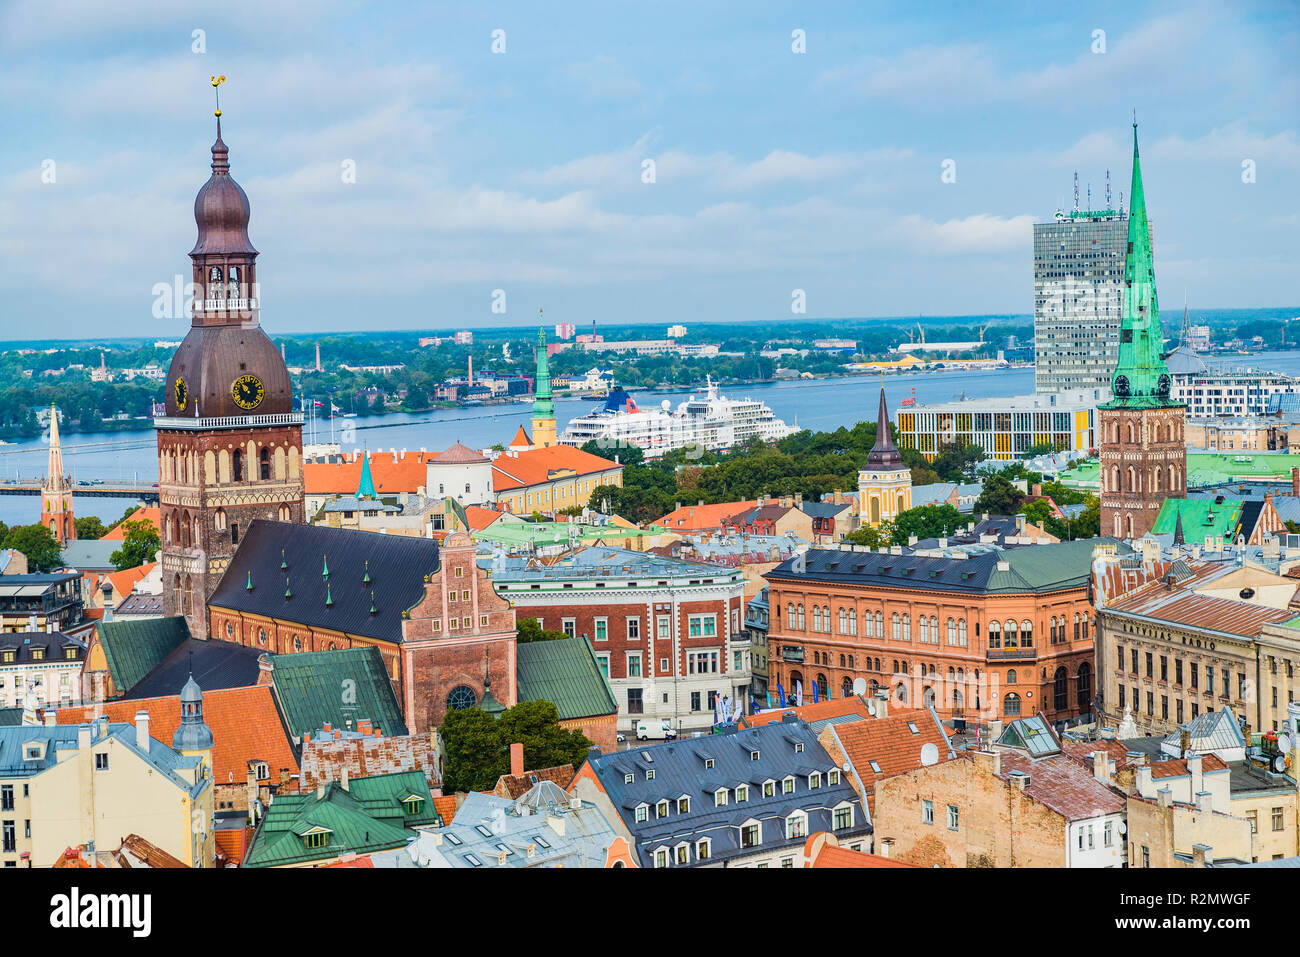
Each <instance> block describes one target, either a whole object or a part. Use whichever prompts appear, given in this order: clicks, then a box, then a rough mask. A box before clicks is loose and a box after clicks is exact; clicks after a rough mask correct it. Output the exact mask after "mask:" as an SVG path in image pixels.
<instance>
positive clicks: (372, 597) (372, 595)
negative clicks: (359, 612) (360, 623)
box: [370, 591, 375, 615]
mask: <svg viewBox="0 0 1300 957" xmlns="http://www.w3.org/2000/svg"><path fill="white" fill-rule="evenodd" d="M374 613H375V593H374V592H373V591H372V592H371V593H370V614H372V615H373V614H374Z"/></svg>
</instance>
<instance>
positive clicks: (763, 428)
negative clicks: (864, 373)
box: [560, 377, 799, 458]
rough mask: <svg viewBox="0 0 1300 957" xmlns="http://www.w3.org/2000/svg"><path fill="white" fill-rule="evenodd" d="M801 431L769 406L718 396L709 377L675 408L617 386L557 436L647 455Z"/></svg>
mask: <svg viewBox="0 0 1300 957" xmlns="http://www.w3.org/2000/svg"><path fill="white" fill-rule="evenodd" d="M798 431H799V429H797V428H795V427H794V426H790V425H786V424H785V423H784V422H782V421H781V420H780V419H778V418H777V417H776V416H775V415H774V414H773V413H772V410H771V409H770V408H768V407H767V405H766V404H764V403H762V402H758V401H755V400H753V399H728V398H727V397H726V396H723V395H718V387H717V385H716V384H715V383H714V382H713V379H712V378H711V377H710V378H708V379H706V380H705V391H704V395H703V396H698V397H697V396H694V395H693V396H691V397H690V398H689V399H687V400H686V401H685V402H682V403H681V404H679V405H678V406H677V408H676V409H673V408H672V403H671V402H669V401H668V400H667V399H665V400H664V401H663V402H662V403H660V405H659V407H658V408H655V409H642V408H640V407H639V406H638V405H637V404H636V401H635V400H634V399H633V398H632V396H631V395H629V394H628V393H627V392H625V391H624V390H623V388H622V387H621V386H617V387H615V388H614V389H612V390H611V391H610V393H609V396H608V398H607V399H606V400H605V404H604V405H603V406H601V407H600V408H598V409H595V410H594V411H592V412H590V413H588V414H587V415H581V416H578V417H577V418H575V419H572V420H570V422H569V424H568V426H567V427H566V428H565V430H564V434H563V435H561V436H560V441H561V442H562V443H564V444H565V445H575V446H577V445H584V444H586V443H587V442H590V441H592V440H593V439H594V440H595V441H596V442H598V443H605V442H608V443H610V447H611V448H612V447H613V446H614V445H616V444H618V443H623V442H626V443H627V444H629V445H636V446H639V447H640V448H641V449H642V450H643V451H644V452H645V454H646V457H647V458H655V457H656V456H660V455H663V454H664V453H665V452H670V451H672V450H673V449H681V448H700V449H704V450H705V451H710V452H722V451H727V450H728V449H734V448H737V447H739V446H743V445H744V444H745V443H747V442H749V441H750V440H751V439H754V438H759V439H762V440H763V441H765V442H773V441H776V440H777V439H783V438H785V437H786V436H787V435H793V434H794V433H796V432H798Z"/></svg>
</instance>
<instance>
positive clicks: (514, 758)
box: [510, 741, 524, 777]
mask: <svg viewBox="0 0 1300 957" xmlns="http://www.w3.org/2000/svg"><path fill="white" fill-rule="evenodd" d="M510 773H511V774H512V775H514V776H515V777H522V776H523V773H524V746H523V743H522V742H519V741H516V742H515V743H514V744H512V745H510Z"/></svg>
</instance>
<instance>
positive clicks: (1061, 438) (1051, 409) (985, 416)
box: [898, 388, 1110, 461]
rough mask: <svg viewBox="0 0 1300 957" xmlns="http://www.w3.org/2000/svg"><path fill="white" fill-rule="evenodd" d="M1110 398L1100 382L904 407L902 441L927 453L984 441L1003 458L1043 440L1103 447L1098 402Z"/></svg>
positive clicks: (1071, 447) (1063, 447)
mask: <svg viewBox="0 0 1300 957" xmlns="http://www.w3.org/2000/svg"><path fill="white" fill-rule="evenodd" d="M1109 398H1110V390H1109V389H1106V388H1096V389H1075V390H1073V391H1070V392H1059V393H1047V394H1036V395H1022V396H1011V397H1004V398H992V399H967V400H963V401H958V402H945V403H938V404H935V405H918V406H914V407H912V408H909V409H905V410H903V411H900V412H899V413H898V437H899V444H900V445H902V447H903V448H905V449H914V450H916V451H918V452H920V453H921V454H922V455H924V456H925V457H926V458H927V459H933V458H934V456H935V454H936V453H937V452H938V451H939V449H940V448H941V447H943V446H944V445H978V446H979V447H980V448H982V449H983V450H984V452H985V454H986V455H987V456H988V457H989V458H991V459H999V460H1002V461H1011V460H1014V459H1017V458H1020V457H1021V456H1022V455H1023V454H1024V453H1025V452H1027V451H1029V449H1031V448H1033V447H1034V446H1041V445H1051V446H1052V447H1053V448H1054V449H1056V450H1058V451H1083V452H1086V451H1087V450H1089V449H1093V448H1096V447H1097V439H1096V432H1095V431H1094V428H1095V418H1096V409H1097V403H1099V402H1104V401H1106V400H1108V399H1109Z"/></svg>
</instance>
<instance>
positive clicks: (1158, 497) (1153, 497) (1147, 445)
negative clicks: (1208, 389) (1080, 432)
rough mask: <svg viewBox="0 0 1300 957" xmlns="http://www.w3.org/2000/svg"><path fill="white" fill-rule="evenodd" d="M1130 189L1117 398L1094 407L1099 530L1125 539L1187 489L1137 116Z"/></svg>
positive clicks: (1141, 531)
mask: <svg viewBox="0 0 1300 957" xmlns="http://www.w3.org/2000/svg"><path fill="white" fill-rule="evenodd" d="M1129 195H1130V200H1129V217H1128V251H1127V253H1126V255H1125V259H1124V307H1123V313H1122V318H1121V321H1120V331H1119V360H1118V362H1117V363H1116V364H1115V372H1114V374H1113V375H1112V377H1111V392H1112V393H1113V395H1114V398H1112V399H1111V401H1109V402H1106V403H1104V404H1102V405H1100V406H1098V407H1097V419H1098V426H1099V427H1100V430H1101V442H1100V443H1099V451H1100V458H1101V534H1103V535H1112V536H1114V537H1115V538H1126V539H1132V538H1141V537H1142V536H1143V535H1145V534H1146V533H1147V532H1149V531H1151V528H1152V526H1154V525H1155V522H1156V516H1157V515H1158V514H1159V512H1160V506H1161V505H1162V504H1163V503H1164V500H1165V499H1166V498H1186V497H1187V444H1186V439H1185V437H1184V435H1183V425H1184V421H1185V417H1186V413H1187V408H1186V406H1184V405H1183V404H1182V403H1181V402H1176V401H1174V400H1173V398H1172V396H1171V390H1170V379H1169V369H1168V367H1166V366H1165V361H1164V359H1163V358H1162V356H1161V347H1162V346H1163V344H1164V338H1163V336H1162V335H1161V331H1160V308H1159V305H1158V304H1157V302H1156V275H1155V263H1154V257H1153V256H1152V252H1151V227H1150V225H1149V223H1148V222H1147V205H1146V195H1145V192H1144V191H1143V188H1142V166H1141V164H1140V163H1139V161H1138V144H1137V123H1136V122H1135V123H1134V124H1133V183H1132V188H1131V192H1130V194H1129Z"/></svg>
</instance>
